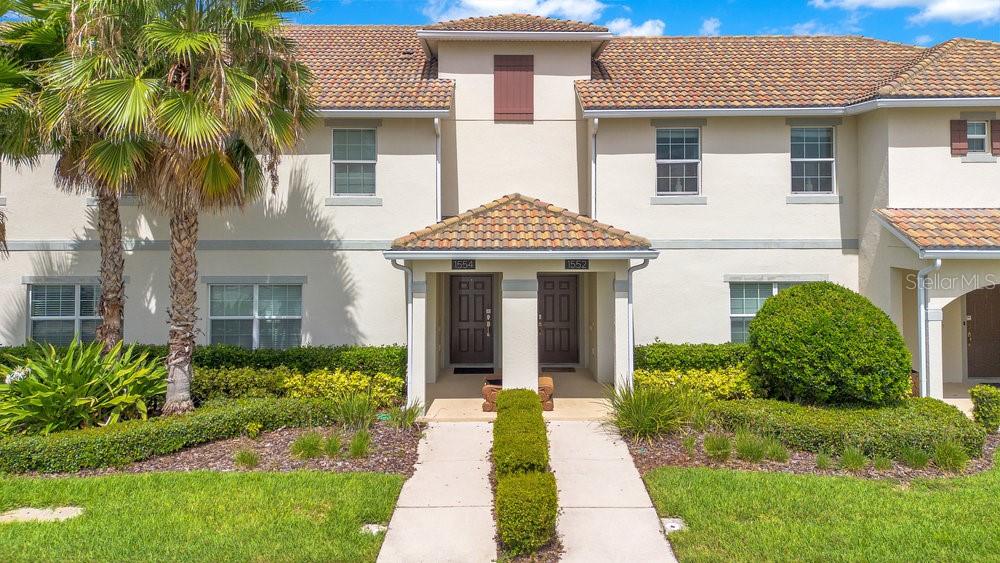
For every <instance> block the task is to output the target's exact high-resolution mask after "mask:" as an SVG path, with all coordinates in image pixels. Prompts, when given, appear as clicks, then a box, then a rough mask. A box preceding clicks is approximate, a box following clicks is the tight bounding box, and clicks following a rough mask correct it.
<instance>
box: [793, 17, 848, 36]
mask: <svg viewBox="0 0 1000 563" xmlns="http://www.w3.org/2000/svg"><path fill="white" fill-rule="evenodd" d="M791 32H792V35H837V32H836V30H834V29H833V28H831V27H829V26H827V25H825V24H821V23H819V22H818V21H816V20H809V21H807V22H799V23H797V24H794V25H792V27H791Z"/></svg>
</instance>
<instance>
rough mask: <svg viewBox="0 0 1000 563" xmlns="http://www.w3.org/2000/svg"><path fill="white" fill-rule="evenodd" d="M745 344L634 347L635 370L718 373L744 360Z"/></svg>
mask: <svg viewBox="0 0 1000 563" xmlns="http://www.w3.org/2000/svg"><path fill="white" fill-rule="evenodd" d="M748 352H749V348H748V347H747V345H746V344H739V343H732V342H727V343H725V344H668V343H666V342H654V343H652V344H646V345H643V346H636V347H635V369H643V370H656V371H670V370H681V371H684V370H690V369H702V370H721V369H726V368H731V367H738V366H741V365H742V364H743V362H744V361H745V360H746V357H747V353H748Z"/></svg>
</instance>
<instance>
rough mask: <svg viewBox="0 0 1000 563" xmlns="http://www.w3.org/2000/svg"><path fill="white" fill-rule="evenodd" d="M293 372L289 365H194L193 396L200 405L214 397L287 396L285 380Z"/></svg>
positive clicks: (254, 397)
mask: <svg viewBox="0 0 1000 563" xmlns="http://www.w3.org/2000/svg"><path fill="white" fill-rule="evenodd" d="M293 374H294V372H293V371H292V370H290V369H288V368H281V367H279V368H273V369H261V368H249V367H241V368H203V367H198V366H196V367H195V368H194V377H193V378H191V398H192V399H194V402H195V404H197V405H200V404H202V403H205V402H207V401H212V400H215V399H259V398H264V397H271V398H277V397H284V396H285V395H287V394H288V390H287V389H286V388H285V382H286V381H287V380H288V378H290V377H292V375H293Z"/></svg>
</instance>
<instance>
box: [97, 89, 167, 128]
mask: <svg viewBox="0 0 1000 563" xmlns="http://www.w3.org/2000/svg"><path fill="white" fill-rule="evenodd" d="M158 88H159V84H158V83H157V81H156V80H152V79H148V78H143V77H141V76H135V77H130V78H121V79H111V80H101V81H99V82H97V83H95V84H94V85H93V87H91V88H90V90H89V91H88V95H87V99H86V112H87V117H88V118H89V119H90V120H91V122H92V124H93V125H94V126H95V127H97V128H99V129H107V130H108V132H109V133H110V132H114V133H120V134H125V135H135V134H139V133H141V132H142V130H143V128H144V126H145V125H146V124H147V121H148V120H149V118H150V116H151V115H152V113H153V104H154V103H155V95H156V91H157V90H158Z"/></svg>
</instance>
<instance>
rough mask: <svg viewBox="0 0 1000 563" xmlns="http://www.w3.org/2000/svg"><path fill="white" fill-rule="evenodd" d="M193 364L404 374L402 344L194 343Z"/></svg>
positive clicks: (155, 349)
mask: <svg viewBox="0 0 1000 563" xmlns="http://www.w3.org/2000/svg"><path fill="white" fill-rule="evenodd" d="M30 350H31V349H30V348H29V347H28V346H15V347H10V348H0V355H4V354H10V355H12V356H15V357H23V356H26V355H28V354H29V353H30ZM142 351H148V352H150V353H151V355H155V356H160V357H166V355H167V347H166V346H165V345H158V344H136V353H140V352H142ZM194 365H195V366H196V367H200V368H206V369H219V368H255V369H275V368H280V367H284V368H288V369H290V370H292V371H296V372H299V373H308V372H310V371H316V370H321V369H329V370H335V369H343V370H347V371H360V372H362V373H365V374H367V375H374V374H376V373H379V372H382V373H388V374H391V375H398V376H400V377H405V376H406V347H405V346H398V345H391V346H302V347H298V348H287V349H284V350H249V349H247V348H241V347H239V346H224V345H212V346H198V347H197V348H195V350H194Z"/></svg>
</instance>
